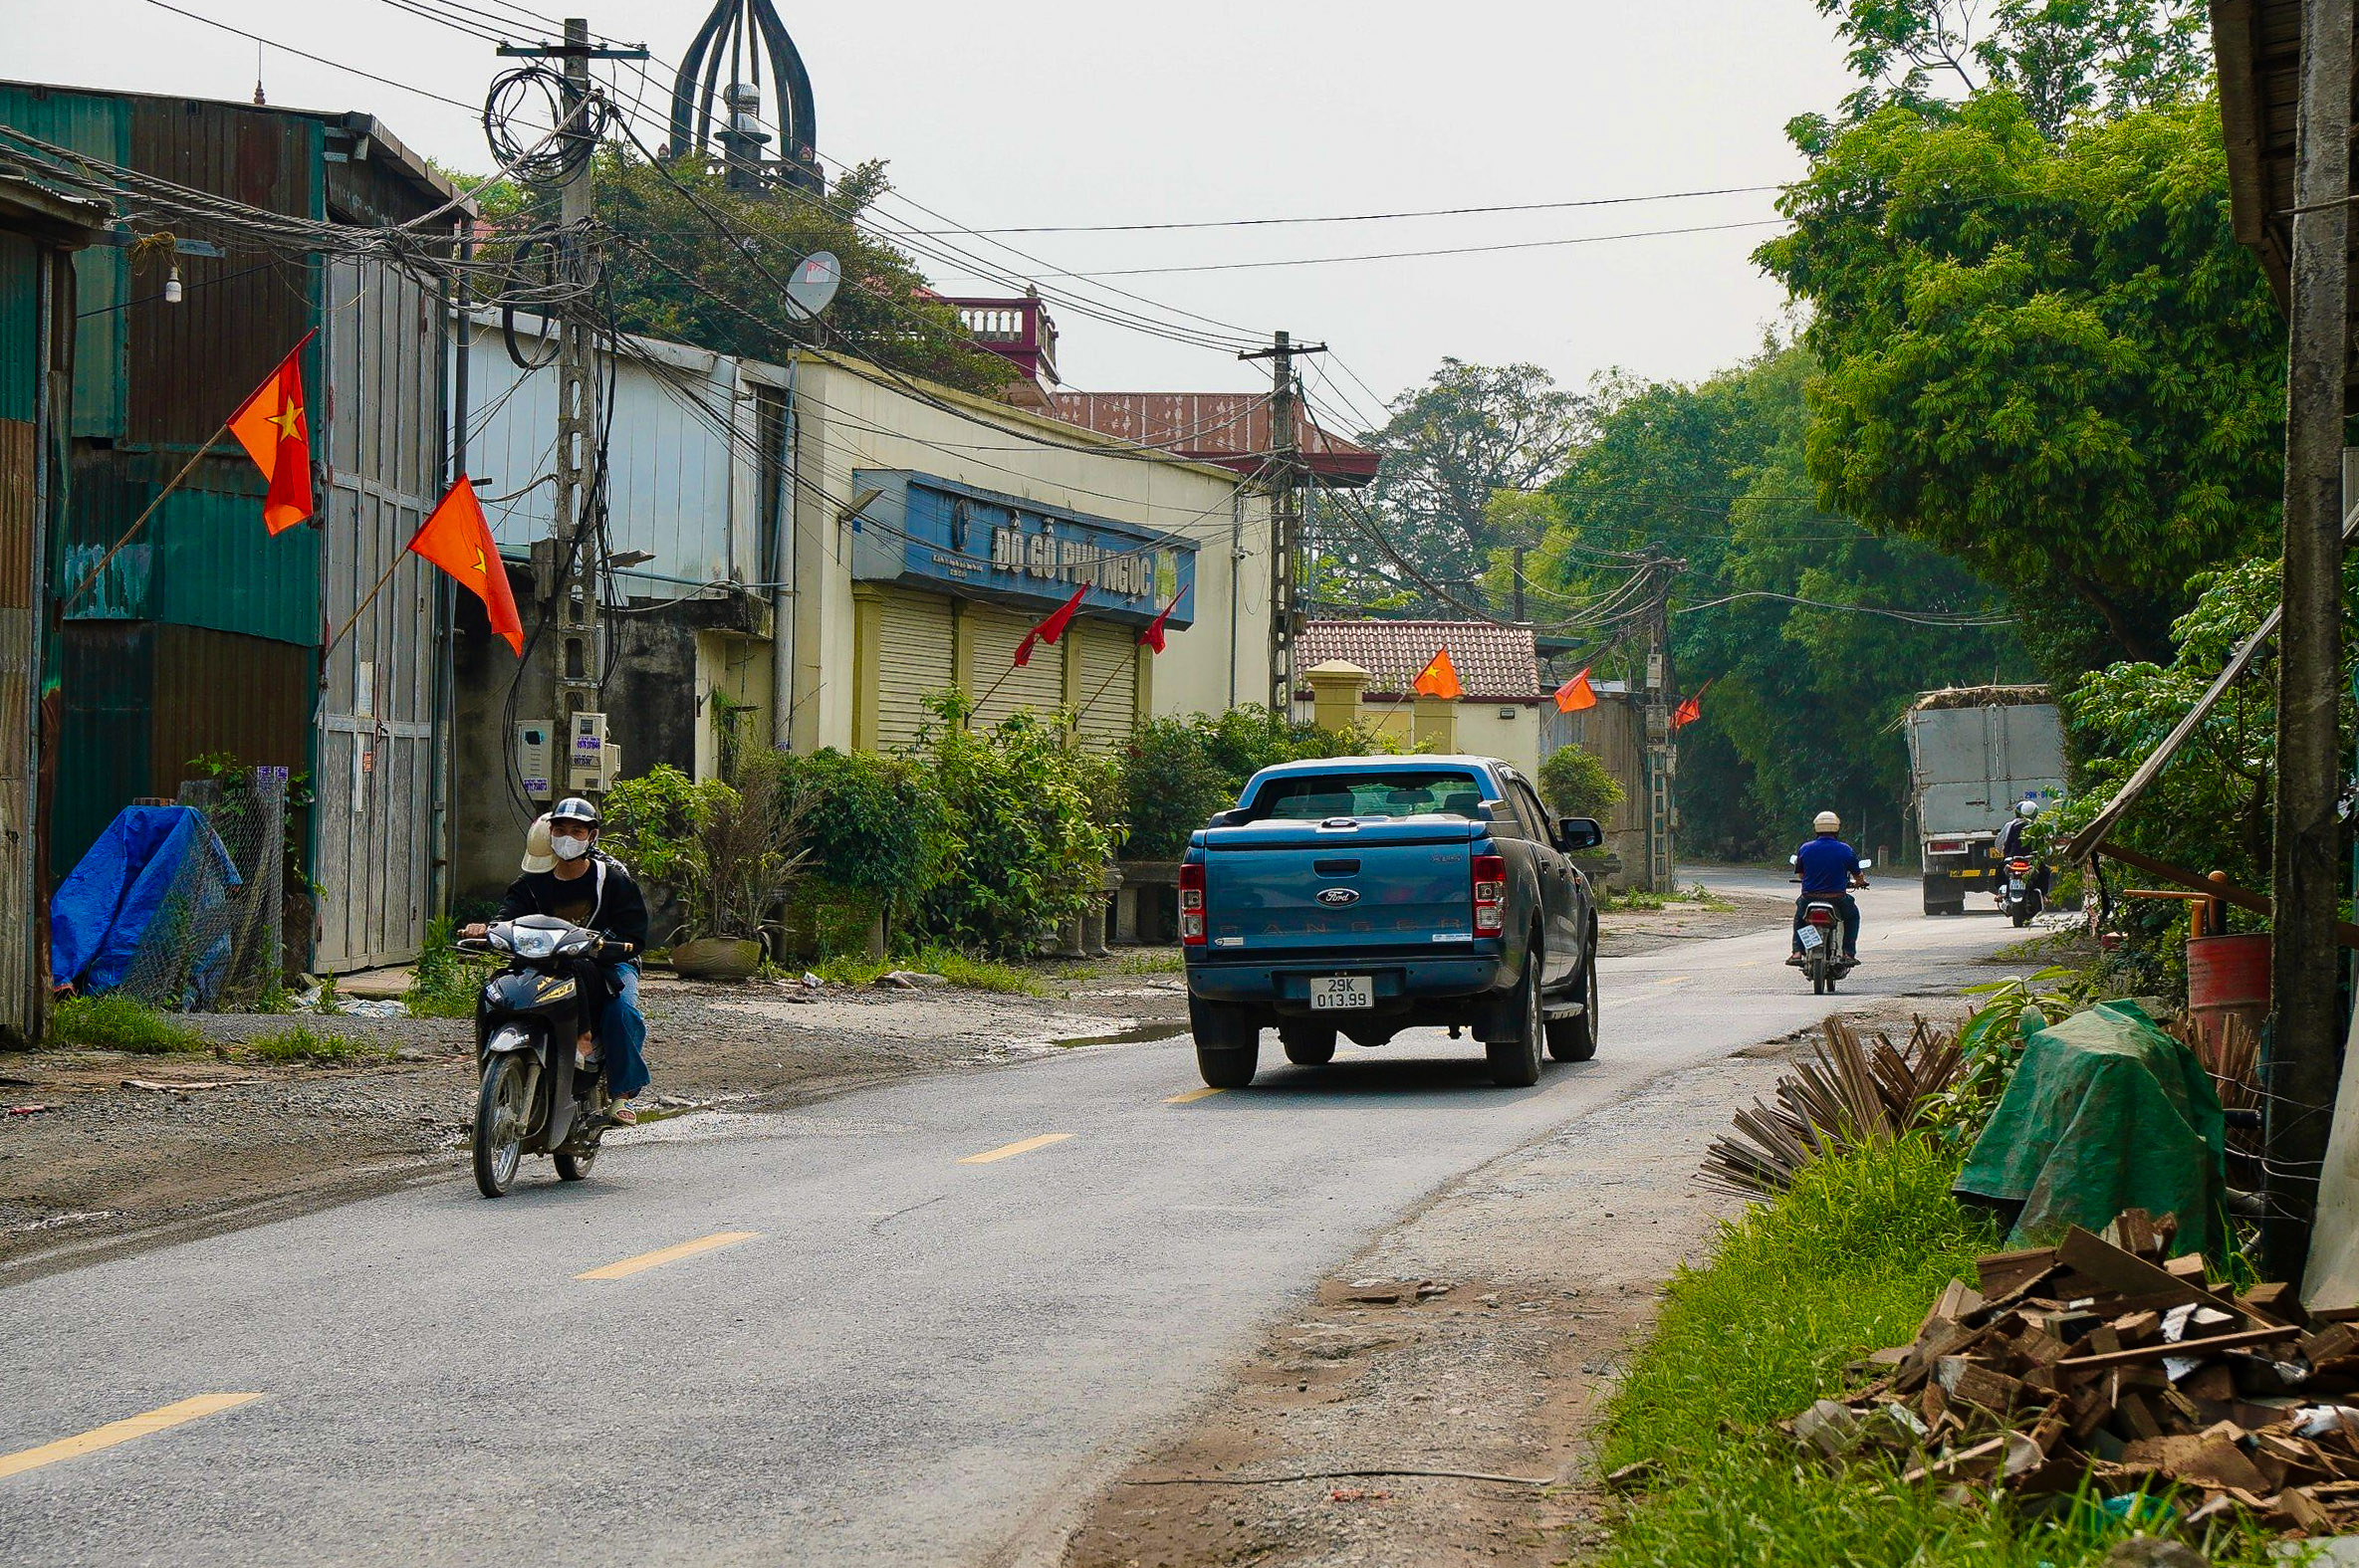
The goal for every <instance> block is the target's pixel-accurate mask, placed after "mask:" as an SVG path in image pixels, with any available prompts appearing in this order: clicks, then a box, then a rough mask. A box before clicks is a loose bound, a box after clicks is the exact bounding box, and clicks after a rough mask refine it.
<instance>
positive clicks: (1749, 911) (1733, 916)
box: [1597, 892, 1793, 958]
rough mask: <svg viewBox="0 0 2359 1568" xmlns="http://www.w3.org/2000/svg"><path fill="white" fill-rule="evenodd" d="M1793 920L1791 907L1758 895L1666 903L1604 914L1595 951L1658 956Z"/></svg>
mask: <svg viewBox="0 0 2359 1568" xmlns="http://www.w3.org/2000/svg"><path fill="white" fill-rule="evenodd" d="M1792 918H1793V901H1792V900H1791V899H1786V898H1767V897H1763V896H1762V895H1760V894H1758V893H1718V892H1716V893H1714V894H1713V895H1712V896H1711V897H1710V898H1709V899H1704V900H1696V899H1670V900H1666V901H1665V903H1664V905H1663V907H1662V908H1661V909H1608V910H1605V911H1604V912H1602V913H1601V914H1600V915H1599V916H1598V919H1597V951H1598V952H1599V953H1601V954H1603V955H1604V956H1605V957H1607V958H1635V957H1637V956H1638V955H1639V954H1642V953H1659V952H1661V951H1662V950H1663V949H1665V948H1668V947H1676V946H1677V945H1678V944H1680V943H1682V942H1709V941H1712V940H1713V939H1714V938H1716V937H1734V936H1741V935H1743V934H1744V933H1746V932H1748V931H1759V930H1761V929H1763V928H1764V927H1769V928H1772V929H1774V928H1775V927H1777V926H1779V925H1781V924H1783V923H1785V922H1786V921H1789V920H1791V919H1792Z"/></svg>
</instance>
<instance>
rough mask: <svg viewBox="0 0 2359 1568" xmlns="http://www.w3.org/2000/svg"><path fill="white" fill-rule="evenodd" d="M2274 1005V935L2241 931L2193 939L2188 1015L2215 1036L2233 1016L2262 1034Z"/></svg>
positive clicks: (2189, 948)
mask: <svg viewBox="0 0 2359 1568" xmlns="http://www.w3.org/2000/svg"><path fill="white" fill-rule="evenodd" d="M2268 1010H2269V939H2268V933H2266V932H2240V933H2236V934H2233V935H2229V936H2223V937H2190V938H2189V939H2188V941H2187V1015H2188V1017H2189V1018H2190V1019H2191V1020H2193V1021H2194V1023H2195V1024H2196V1026H2197V1027H2199V1028H2201V1029H2202V1030H2203V1031H2204V1032H2205V1033H2206V1034H2208V1035H2210V1036H2211V1037H2212V1038H2213V1039H2215V1040H2217V1039H2219V1038H2220V1031H2221V1029H2222V1027H2223V1026H2224V1025H2225V1023H2226V1020H2228V1019H2229V1018H2241V1019H2242V1020H2243V1021H2244V1023H2245V1025H2246V1026H2247V1027H2249V1028H2250V1029H2252V1030H2253V1032H2255V1033H2258V1032H2259V1030H2260V1025H2261V1023H2262V1021H2263V1020H2264V1019H2265V1018H2266V1017H2267V1016H2268Z"/></svg>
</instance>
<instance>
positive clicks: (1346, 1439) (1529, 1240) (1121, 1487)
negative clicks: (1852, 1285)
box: [1064, 1012, 1908, 1568]
mask: <svg viewBox="0 0 2359 1568" xmlns="http://www.w3.org/2000/svg"><path fill="white" fill-rule="evenodd" d="M1846 1015H1848V1016H1853V1017H1854V1018H1855V1020H1856V1021H1859V1022H1862V1023H1864V1024H1866V1025H1867V1026H1869V1027H1871V1028H1886V1029H1890V1030H1892V1031H1893V1032H1895V1033H1896V1034H1900V1033H1904V1032H1905V1029H1906V1027H1907V1023H1908V1016H1907V1014H1906V1013H1893V1012H1857V1013H1847V1014H1846ZM1807 1049H1808V1046H1807V1043H1806V1040H1805V1037H1804V1036H1802V1035H1796V1036H1789V1037H1787V1038H1785V1039H1783V1040H1776V1041H1770V1042H1769V1043H1767V1044H1763V1045H1756V1046H1752V1047H1749V1048H1748V1049H1746V1050H1743V1051H1740V1052H1738V1053H1737V1054H1736V1055H1734V1056H1731V1057H1728V1058H1725V1059H1723V1060H1721V1061H1717V1062H1712V1063H1708V1064H1707V1065H1705V1066H1702V1067H1698V1068H1694V1069H1692V1070H1690V1071H1687V1072H1685V1073H1681V1074H1679V1075H1676V1076H1674V1077H1671V1078H1668V1079H1666V1080H1664V1081H1662V1082H1661V1083H1658V1084H1656V1085H1654V1086H1652V1087H1650V1088H1649V1090H1648V1091H1647V1093H1646V1094H1644V1095H1642V1096H1638V1097H1636V1098H1633V1099H1631V1100H1628V1101H1625V1102H1624V1103H1622V1104H1620V1105H1617V1106H1614V1107H1612V1108H1610V1109H1607V1110H1602V1111H1599V1112H1597V1113H1596V1114H1594V1115H1591V1116H1587V1117H1583V1118H1581V1119H1580V1120H1578V1121H1575V1122H1572V1123H1570V1124H1568V1125H1566V1126H1565V1127H1563V1128H1561V1129H1560V1130H1558V1131H1557V1132H1555V1133H1554V1134H1552V1135H1550V1136H1549V1137H1548V1138H1546V1139H1544V1140H1542V1141H1541V1142H1538V1143H1535V1144H1533V1145H1530V1146H1528V1147H1526V1148H1525V1149H1522V1150H1520V1151H1518V1152H1517V1153H1515V1154H1512V1155H1509V1156H1506V1157H1504V1158H1503V1159H1500V1160H1498V1161H1495V1162H1493V1163H1492V1164H1491V1165H1489V1166H1487V1167H1485V1168H1483V1169H1482V1170H1479V1171H1477V1172H1474V1173H1472V1174H1471V1175H1469V1176H1468V1177H1467V1178H1465V1179H1464V1180H1463V1181H1461V1182H1459V1183H1457V1184H1456V1185H1455V1186H1453V1187H1452V1188H1450V1189H1449V1190H1447V1191H1446V1192H1444V1193H1443V1194H1441V1195H1440V1196H1439V1197H1437V1198H1436V1199H1435V1200H1434V1201H1433V1202H1432V1203H1431V1204H1429V1205H1428V1206H1427V1207H1426V1208H1425V1209H1424V1210H1423V1211H1422V1212H1420V1213H1419V1214H1417V1215H1416V1216H1414V1217H1413V1218H1411V1219H1410V1220H1408V1221H1406V1222H1404V1223H1403V1224H1402V1225H1400V1226H1399V1227H1397V1228H1395V1229H1394V1230H1393V1231H1391V1232H1388V1233H1387V1234H1385V1235H1384V1236H1383V1237H1382V1238H1381V1239H1379V1240H1378V1241H1377V1242H1376V1243H1375V1244H1374V1245H1372V1246H1370V1247H1369V1248H1368V1249H1367V1250H1365V1251H1364V1252H1362V1253H1361V1254H1360V1256H1359V1257H1358V1258H1356V1259H1355V1260H1354V1261H1353V1262H1352V1263H1351V1265H1350V1266H1349V1267H1348V1268H1346V1269H1344V1270H1343V1271H1341V1272H1338V1273H1337V1274H1335V1275H1334V1276H1332V1277H1330V1278H1328V1279H1326V1280H1324V1281H1322V1282H1321V1283H1320V1284H1319V1286H1318V1288H1317V1291H1316V1293H1315V1296H1314V1297H1312V1298H1310V1299H1306V1300H1305V1301H1304V1302H1303V1303H1302V1306H1301V1312H1300V1316H1299V1317H1297V1318H1296V1319H1294V1320H1293V1321H1290V1322H1287V1323H1284V1324H1282V1325H1280V1326H1278V1327H1276V1328H1274V1329H1273V1330H1272V1331H1271V1332H1270V1333H1269V1335H1268V1336H1267V1337H1266V1339H1265V1340H1264V1342H1263V1343H1262V1345H1261V1346H1260V1347H1259V1348H1258V1349H1257V1350H1256V1351H1255V1352H1254V1353H1253V1354H1252V1355H1251V1356H1250V1357H1249V1358H1247V1360H1246V1361H1245V1362H1244V1363H1243V1364H1242V1365H1240V1366H1239V1367H1238V1368H1237V1369H1236V1370H1235V1371H1234V1373H1233V1375H1232V1376H1231V1377H1230V1379H1229V1381H1228V1383H1227V1385H1226V1386H1225V1387H1224V1388H1222V1389H1221V1390H1220V1391H1219V1392H1218V1393H1216V1394H1215V1395H1213V1396H1212V1397H1211V1398H1210V1399H1208V1400H1206V1401H1205V1402H1204V1403H1203V1404H1202V1405H1201V1406H1200V1407H1199V1408H1198V1410H1197V1411H1196V1412H1195V1413H1194V1414H1193V1415H1192V1416H1191V1417H1190V1418H1189V1419H1188V1420H1187V1421H1186V1422H1185V1423H1184V1424H1183V1426H1182V1428H1181V1430H1180V1431H1179V1432H1178V1433H1177V1434H1176V1435H1175V1436H1174V1437H1173V1438H1172V1439H1171V1440H1170V1441H1169V1442H1168V1444H1167V1445H1166V1446H1165V1447H1164V1448H1162V1449H1161V1450H1160V1451H1159V1452H1157V1453H1155V1454H1153V1455H1151V1456H1149V1457H1147V1458H1146V1459H1144V1460H1142V1461H1141V1462H1139V1463H1138V1464H1136V1465H1134V1466H1132V1467H1131V1468H1130V1469H1129V1470H1128V1471H1127V1472H1126V1473H1125V1474H1124V1475H1123V1476H1122V1477H1121V1479H1120V1480H1119V1481H1117V1482H1116V1483H1115V1484H1114V1485H1112V1486H1110V1487H1109V1488H1107V1490H1106V1491H1105V1492H1104V1493H1102V1494H1101V1495H1100V1496H1099V1497H1098V1499H1097V1500H1096V1501H1095V1503H1094V1504H1093V1505H1092V1506H1091V1507H1090V1508H1089V1510H1088V1511H1087V1513H1086V1514H1085V1516H1084V1519H1083V1522H1082V1524H1081V1526H1080V1528H1079V1530H1078V1531H1077V1533H1076V1534H1075V1535H1074V1536H1073V1537H1072V1539H1071V1542H1070V1544H1069V1546H1068V1548H1067V1550H1066V1555H1065V1559H1064V1561H1065V1568H1214V1565H1246V1564H1251V1565H1253V1568H1280V1565H1285V1568H1313V1565H1315V1568H1345V1565H1349V1568H1464V1565H1473V1564H1483V1565H1486V1568H1489V1565H1496V1564H1510V1565H1518V1564H1520V1565H1529V1568H1542V1565H1547V1564H1555V1563H1561V1562H1563V1561H1564V1560H1565V1559H1566V1558H1567V1557H1576V1558H1577V1557H1578V1556H1579V1555H1581V1554H1582V1553H1583V1552H1584V1551H1585V1550H1587V1549H1588V1548H1590V1547H1593V1546H1594V1545H1596V1544H1597V1543H1598V1542H1599V1541H1600V1540H1601V1539H1602V1521H1603V1518H1604V1510H1605V1506H1606V1497H1605V1495H1604V1493H1603V1492H1602V1491H1601V1490H1600V1489H1599V1488H1598V1487H1597V1485H1596V1483H1595V1477H1594V1474H1593V1471H1592V1470H1591V1467H1590V1465H1589V1463H1588V1459H1589V1452H1588V1447H1587V1441H1588V1440H1587V1433H1588V1431H1589V1428H1590V1425H1591V1423H1592V1421H1593V1420H1594V1418H1595V1417H1596V1415H1597V1414H1598V1412H1599V1409H1600V1407H1601V1405H1602V1403H1603V1402H1604V1400H1605V1399H1606V1398H1607V1397H1608V1396H1609V1395H1610V1394H1611V1393H1612V1391H1613V1388H1614V1384H1615V1380H1616V1379H1617V1378H1618V1377H1619V1376H1620V1375H1621V1369H1622V1366H1623V1364H1624V1361H1625V1359H1626V1358H1627V1357H1628V1356H1629V1355H1630V1353H1631V1352H1632V1350H1633V1349H1634V1347H1635V1346H1636V1345H1637V1344H1638V1343H1639V1342H1640V1340H1641V1339H1642V1338H1643V1336H1644V1334H1645V1331H1646V1329H1647V1328H1648V1326H1649V1325H1650V1324H1651V1323H1652V1321H1653V1319H1654V1315H1655V1310H1656V1306H1657V1303H1658V1301H1659V1299H1660V1291H1661V1287H1662V1283H1663V1281H1664V1280H1665V1279H1667V1278H1669V1277H1670V1276H1671V1274H1672V1273H1673V1272H1674V1271H1676V1269H1677V1268H1678V1266H1679V1264H1680V1263H1681V1262H1682V1261H1683V1260H1688V1259H1694V1258H1698V1257H1700V1255H1701V1254H1702V1252H1703V1251H1704V1249H1705V1246H1706V1244H1707V1243H1708V1242H1709V1240H1710V1237H1711V1234H1712V1232H1713V1228H1714V1225H1715V1223H1716V1222H1717V1221H1718V1220H1719V1219H1721V1218H1723V1217H1725V1216H1727V1215H1729V1214H1732V1213H1734V1212H1735V1210H1736V1208H1737V1207H1738V1205H1737V1201H1736V1200H1735V1199H1733V1198H1731V1197H1728V1196H1726V1195H1723V1194H1720V1193H1718V1192H1716V1191H1714V1190H1712V1189H1708V1188H1706V1187H1705V1186H1703V1185H1702V1184H1701V1183H1700V1182H1698V1181H1696V1180H1695V1179H1694V1173H1695V1171H1696V1167H1697V1165H1698V1163H1699V1162H1700V1161H1701V1159H1702V1157H1703V1154H1704V1149H1705V1147H1706V1145H1707V1144H1708V1143H1709V1142H1710V1141H1711V1139H1712V1138H1713V1137H1714V1136H1715V1135H1717V1134H1718V1133H1720V1132H1721V1131H1723V1130H1724V1129H1726V1127H1727V1126H1728V1120H1729V1109H1730V1107H1731V1106H1732V1105H1735V1104H1744V1103H1748V1102H1750V1101H1751V1100H1752V1099H1753V1098H1754V1097H1755V1096H1757V1095H1765V1094H1767V1093H1768V1091H1769V1087H1770V1085H1771V1084H1772V1083H1773V1082H1774V1081H1775V1079H1776V1078H1777V1077H1778V1076H1779V1075H1780V1074H1781V1073H1782V1072H1783V1071H1785V1070H1786V1066H1787V1063H1788V1061H1789V1060H1790V1059H1791V1058H1792V1056H1793V1055H1794V1054H1795V1053H1796V1052H1801V1051H1806V1050H1807ZM1503 1237H1510V1238H1521V1242H1520V1243H1519V1244H1513V1245H1509V1246H1506V1247H1503V1245H1502V1238H1503ZM1511 1259H1512V1260H1513V1261H1512V1262H1511ZM1418 1469H1427V1470H1436V1469H1439V1470H1459V1471H1472V1472H1476V1473H1479V1474H1486V1475H1494V1476H1506V1477H1520V1478H1521V1479H1509V1480H1479V1479H1470V1478H1465V1477H1460V1476H1430V1475H1428V1476H1418V1475H1410V1474H1399V1473H1394V1474H1374V1475H1345V1474H1338V1473H1335V1472H1339V1471H1352V1470H1363V1471H1364V1470H1379V1471H1406V1470H1418ZM1277 1477H1303V1478H1299V1479H1283V1480H1281V1479H1277ZM1527 1482H1530V1483H1535V1484H1527Z"/></svg>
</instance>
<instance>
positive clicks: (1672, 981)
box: [1655, 975, 1695, 986]
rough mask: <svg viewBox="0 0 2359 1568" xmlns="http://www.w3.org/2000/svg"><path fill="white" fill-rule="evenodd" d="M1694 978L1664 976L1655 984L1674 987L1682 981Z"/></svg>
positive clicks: (1690, 976)
mask: <svg viewBox="0 0 2359 1568" xmlns="http://www.w3.org/2000/svg"><path fill="white" fill-rule="evenodd" d="M1694 978H1695V977H1694V976H1692V975H1666V976H1664V977H1663V978H1662V979H1661V980H1658V981H1656V982H1655V984H1656V985H1658V986H1676V985H1678V984H1679V983H1680V982H1681V981H1683V980H1693V979H1694Z"/></svg>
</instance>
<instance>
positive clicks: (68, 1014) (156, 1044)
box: [49, 997, 206, 1056]
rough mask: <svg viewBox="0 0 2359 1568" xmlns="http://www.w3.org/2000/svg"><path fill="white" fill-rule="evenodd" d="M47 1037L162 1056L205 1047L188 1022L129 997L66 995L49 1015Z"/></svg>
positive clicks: (68, 1042) (58, 1042)
mask: <svg viewBox="0 0 2359 1568" xmlns="http://www.w3.org/2000/svg"><path fill="white" fill-rule="evenodd" d="M49 1037H50V1039H51V1040H52V1041H53V1042H54V1043H56V1044H60V1045H83V1046H89V1047H92V1048H94V1049H98V1050H127V1051H136V1052H138V1053H139V1054H140V1055H142V1056H164V1055H171V1054H174V1053H180V1052H193V1051H201V1050H204V1049H205V1048H206V1045H205V1037H204V1036H203V1035H202V1034H199V1033H198V1032H197V1031H196V1030H194V1029H192V1028H190V1027H189V1026H188V1025H187V1024H185V1023H182V1022H179V1021H178V1020H176V1019H174V1018H172V1017H170V1016H169V1015H167V1014H165V1013H161V1012H158V1011H156V1010H155V1008H150V1007H146V1006H143V1005H142V1004H140V1003H136V1002H133V1001H132V1000H131V999H130V998H128V997H68V998H67V999H66V1000H65V1001H63V1002H61V1003H59V1004H58V1005H57V1008H56V1010H55V1011H54V1012H52V1013H51V1015H50V1025H49Z"/></svg>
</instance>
